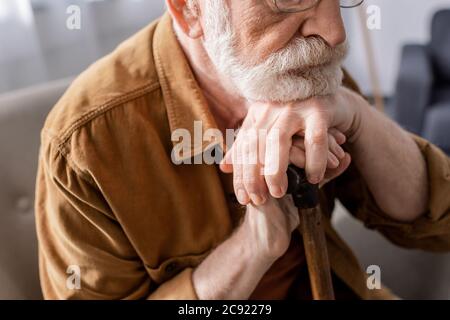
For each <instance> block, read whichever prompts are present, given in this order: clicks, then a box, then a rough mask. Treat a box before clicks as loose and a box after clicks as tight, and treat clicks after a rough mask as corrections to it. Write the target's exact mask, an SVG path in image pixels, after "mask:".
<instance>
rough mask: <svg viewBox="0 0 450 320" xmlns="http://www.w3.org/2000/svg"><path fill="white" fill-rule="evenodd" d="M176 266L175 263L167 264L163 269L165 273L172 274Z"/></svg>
mask: <svg viewBox="0 0 450 320" xmlns="http://www.w3.org/2000/svg"><path fill="white" fill-rule="evenodd" d="M177 267H178V265H177V263H176V262H171V263H169V264H168V265H167V266H166V268H165V269H164V270H165V271H166V272H167V273H172V272H174V271H175V270H176V269H177Z"/></svg>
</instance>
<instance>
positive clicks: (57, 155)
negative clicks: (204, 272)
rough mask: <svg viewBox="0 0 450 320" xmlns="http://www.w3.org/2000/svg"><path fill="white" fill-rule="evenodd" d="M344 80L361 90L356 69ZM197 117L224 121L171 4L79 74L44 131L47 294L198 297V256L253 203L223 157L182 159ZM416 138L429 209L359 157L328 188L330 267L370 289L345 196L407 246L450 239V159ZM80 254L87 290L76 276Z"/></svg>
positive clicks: (367, 220) (42, 245) (41, 218)
mask: <svg viewBox="0 0 450 320" xmlns="http://www.w3.org/2000/svg"><path fill="white" fill-rule="evenodd" d="M344 84H345V85H347V86H349V87H350V88H353V89H354V90H357V88H356V85H355V84H354V83H353V81H352V80H351V79H350V78H349V77H348V76H347V77H346V80H345V82H344ZM196 120H198V121H202V123H203V129H204V130H207V129H208V128H215V127H216V125H215V121H214V119H213V117H212V115H211V113H210V111H209V110H208V107H207V104H206V102H205V99H204V97H203V95H202V93H201V90H200V89H199V87H198V85H197V83H196V81H195V79H194V77H193V74H192V72H191V70H190V68H189V65H188V63H187V60H186V58H185V57H184V54H183V52H182V50H181V49H180V47H179V45H178V42H177V40H176V37H175V35H174V33H173V30H172V27H171V19H170V17H169V16H168V15H167V14H166V15H165V16H164V17H163V18H162V19H161V20H160V21H159V22H154V23H152V24H151V25H150V26H148V27H147V28H145V29H143V30H142V31H140V32H139V33H138V34H136V35H134V36H133V37H132V38H130V39H129V40H127V41H126V42H124V43H123V44H121V45H120V46H119V47H118V48H117V49H116V50H115V51H114V52H113V53H111V54H110V55H108V56H106V57H105V58H103V59H101V60H100V61H98V62H96V63H95V64H94V65H93V66H91V67H90V68H89V69H88V70H87V71H85V72H84V73H83V74H81V75H80V76H79V78H78V79H77V80H75V81H74V83H73V84H72V86H71V87H70V89H69V90H68V91H67V92H66V93H65V95H64V96H63V97H62V98H61V100H60V101H59V102H58V103H57V105H56V106H55V107H54V109H53V110H52V111H51V113H50V115H49V116H48V119H47V121H46V124H45V127H44V128H43V130H42V135H41V139H42V146H41V151H40V158H39V171H38V176H37V191H36V219H37V232H38V238H39V256H40V276H41V283H42V289H43V293H44V296H45V298H50V299H59V298H86V299H118V298H128V299H134V298H156V299H160V298H164V299H174V298H185V299H195V298H196V295H195V291H194V289H193V286H192V280H191V274H192V270H193V268H194V267H195V266H197V265H198V264H199V263H200V262H201V261H202V259H203V258H205V257H206V256H207V255H208V253H209V252H210V250H211V249H213V248H214V247H216V246H217V245H218V244H220V243H221V242H223V241H224V240H225V239H226V238H227V237H228V236H229V235H230V233H231V232H232V230H233V228H234V227H236V225H237V224H238V223H239V220H240V219H241V217H242V215H243V213H244V208H243V207H241V206H239V205H238V204H237V203H235V202H233V200H232V199H231V198H232V197H228V193H229V192H232V190H225V188H224V184H222V182H221V176H220V174H219V171H218V169H217V166H215V165H206V164H202V165H175V164H173V163H172V161H171V151H172V148H173V146H174V143H172V141H171V132H172V131H173V130H175V129H177V128H185V129H187V130H189V131H190V132H191V133H192V135H193V125H194V121H196ZM414 139H415V141H416V142H417V144H418V145H419V147H420V149H421V150H422V152H423V156H424V157H425V159H426V162H427V166H428V174H429V179H430V190H429V193H430V202H429V204H428V210H427V212H426V213H425V214H424V215H423V217H422V218H420V219H418V220H417V221H416V222H414V223H411V224H404V223H398V222H395V221H392V220H391V219H389V218H387V217H386V215H385V214H383V212H382V211H381V210H380V209H379V208H378V207H377V205H376V203H375V202H374V200H373V197H372V195H371V194H370V192H369V190H368V188H367V186H366V184H365V182H364V180H363V179H362V178H361V176H360V175H359V173H358V171H357V170H356V168H355V167H353V166H352V167H351V168H350V169H349V170H348V171H347V172H346V173H345V174H344V175H343V176H341V177H339V178H338V179H336V180H335V181H333V182H331V183H329V184H328V185H327V186H326V187H325V188H324V189H323V190H322V191H321V205H322V210H323V212H324V215H325V216H326V219H325V220H326V223H325V225H326V232H327V241H328V248H329V253H330V260H331V265H332V269H333V271H334V273H335V274H336V275H337V276H338V277H339V278H340V279H341V280H342V281H343V282H344V283H345V284H347V285H348V286H349V287H350V288H352V289H353V291H354V292H355V293H357V294H358V295H359V296H360V297H362V298H367V297H368V290H367V289H366V284H365V276H364V273H363V272H362V270H361V269H360V267H359V265H358V262H357V260H356V259H355V257H354V256H353V254H352V252H351V250H350V249H349V248H348V247H347V246H346V244H345V243H344V242H343V241H342V240H341V238H340V237H339V236H338V235H337V233H336V232H335V230H334V229H333V227H332V226H331V225H330V223H329V218H330V217H331V213H332V210H333V207H334V200H335V199H336V198H338V199H339V200H340V201H341V202H342V203H343V204H344V205H345V206H346V207H347V208H348V209H349V211H350V212H351V213H352V214H353V215H355V216H356V217H357V218H358V219H360V220H361V221H363V222H364V224H365V225H366V226H367V227H369V228H375V229H377V230H379V231H380V232H382V233H383V234H384V235H386V237H388V238H389V239H391V240H392V241H393V242H395V243H397V244H399V245H401V246H405V247H410V248H422V249H426V250H433V251H441V250H449V249H450V160H449V158H448V157H447V156H445V155H444V154H443V153H442V152H441V151H440V150H439V149H438V148H436V147H435V146H433V145H431V144H430V143H428V142H426V141H424V140H423V139H420V138H418V137H415V136H414ZM205 147H206V145H199V146H198V148H194V149H195V150H193V151H194V154H198V153H201V152H203V151H204V148H205ZM230 178H231V177H228V178H227V179H230ZM361 241H364V239H361ZM73 265H75V266H79V267H80V271H81V273H80V280H81V282H80V284H81V288H80V289H79V290H78V289H77V288H76V287H75V288H73V286H70V285H68V283H67V282H68V281H69V282H70V281H72V280H73V278H69V277H70V275H71V273H70V272H71V270H73V269H69V270H68V268H69V266H73ZM68 278H69V279H68ZM73 284H76V282H74V283H72V285H73Z"/></svg>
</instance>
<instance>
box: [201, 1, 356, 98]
mask: <svg viewBox="0 0 450 320" xmlns="http://www.w3.org/2000/svg"><path fill="white" fill-rule="evenodd" d="M230 20H231V19H230V12H229V8H228V6H227V4H226V3H225V1H223V0H208V1H205V10H204V21H205V26H204V27H205V36H204V46H205V49H206V52H207V53H208V55H209V58H210V59H211V61H212V63H213V64H214V65H215V67H216V68H217V70H218V72H219V73H220V74H222V75H225V76H226V77H228V78H229V79H230V80H231V81H232V83H233V84H234V86H235V87H236V88H237V90H238V91H239V93H240V94H241V95H242V96H243V97H244V98H246V99H248V100H251V101H273V102H289V101H295V100H305V99H308V98H310V97H313V96H323V95H329V94H333V93H334V92H336V90H337V89H338V87H339V86H340V85H341V82H342V77H343V73H342V69H341V63H342V60H343V59H344V57H345V55H346V52H347V44H346V43H344V44H341V45H339V46H338V47H336V48H334V49H333V48H331V47H329V46H328V45H327V44H326V43H325V41H324V40H323V39H321V38H320V37H310V38H296V39H294V40H293V41H291V43H289V44H288V45H287V46H286V47H285V48H283V49H281V50H279V51H278V52H275V53H273V54H271V55H270V56H269V57H267V58H266V59H265V61H264V62H262V63H259V64H257V65H254V66H246V65H245V64H243V63H242V62H241V61H239V59H238V58H237V56H236V54H235V50H234V45H233V44H234V43H235V35H234V33H233V30H232V26H231V21H230Z"/></svg>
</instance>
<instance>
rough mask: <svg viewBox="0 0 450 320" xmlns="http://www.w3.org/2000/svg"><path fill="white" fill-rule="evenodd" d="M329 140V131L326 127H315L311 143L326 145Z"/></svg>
mask: <svg viewBox="0 0 450 320" xmlns="http://www.w3.org/2000/svg"><path fill="white" fill-rule="evenodd" d="M327 140H328V136H327V131H326V130H325V129H322V128H320V129H315V130H314V131H313V132H312V133H311V137H310V141H309V143H310V144H319V145H324V144H326V143H327Z"/></svg>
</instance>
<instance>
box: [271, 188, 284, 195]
mask: <svg viewBox="0 0 450 320" xmlns="http://www.w3.org/2000/svg"><path fill="white" fill-rule="evenodd" d="M270 194H271V195H272V196H274V197H275V198H281V197H282V196H283V190H282V189H281V187H278V186H271V187H270Z"/></svg>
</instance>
